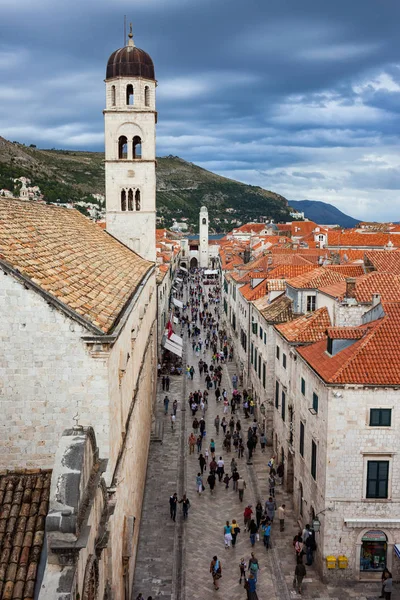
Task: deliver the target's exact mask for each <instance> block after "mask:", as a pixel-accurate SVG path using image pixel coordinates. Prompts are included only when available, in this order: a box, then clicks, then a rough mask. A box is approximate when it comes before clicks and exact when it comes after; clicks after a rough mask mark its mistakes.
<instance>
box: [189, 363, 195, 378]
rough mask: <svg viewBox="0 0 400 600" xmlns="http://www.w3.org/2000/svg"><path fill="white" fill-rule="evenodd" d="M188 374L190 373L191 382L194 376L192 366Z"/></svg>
mask: <svg viewBox="0 0 400 600" xmlns="http://www.w3.org/2000/svg"><path fill="white" fill-rule="evenodd" d="M189 373H190V379H191V380H192V381H193V375H194V373H195V371H194V366H193V365H192V366H191V367H190V369H189Z"/></svg>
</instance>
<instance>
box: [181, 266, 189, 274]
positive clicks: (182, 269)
mask: <svg viewBox="0 0 400 600" xmlns="http://www.w3.org/2000/svg"><path fill="white" fill-rule="evenodd" d="M179 268H180V270H181V271H185V273H187V272H188V270H187V269H185V267H179Z"/></svg>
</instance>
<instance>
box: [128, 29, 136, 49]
mask: <svg viewBox="0 0 400 600" xmlns="http://www.w3.org/2000/svg"><path fill="white" fill-rule="evenodd" d="M128 38H129V40H128V46H131V47H132V46H134V45H135V43H134V41H133V33H132V23H129V33H128Z"/></svg>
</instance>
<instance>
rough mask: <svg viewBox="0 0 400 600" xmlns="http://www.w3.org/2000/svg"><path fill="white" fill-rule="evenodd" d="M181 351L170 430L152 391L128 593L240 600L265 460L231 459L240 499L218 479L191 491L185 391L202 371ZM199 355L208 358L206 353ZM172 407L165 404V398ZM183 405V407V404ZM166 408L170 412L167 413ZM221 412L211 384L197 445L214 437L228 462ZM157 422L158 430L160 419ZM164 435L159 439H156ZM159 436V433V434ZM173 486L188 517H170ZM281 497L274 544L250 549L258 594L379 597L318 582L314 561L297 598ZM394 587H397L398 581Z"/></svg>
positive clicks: (227, 372)
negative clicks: (231, 528) (183, 365)
mask: <svg viewBox="0 0 400 600" xmlns="http://www.w3.org/2000/svg"><path fill="white" fill-rule="evenodd" d="M184 346H185V354H184V360H185V359H186V358H187V362H188V364H193V366H194V367H195V369H196V373H195V375H194V379H193V381H191V380H190V379H189V380H187V379H186V376H181V377H175V378H171V379H172V385H171V389H170V392H169V394H168V395H169V398H170V401H171V403H172V401H173V400H174V399H175V398H176V399H177V400H178V402H179V405H178V413H177V415H178V416H177V424H176V430H174V431H172V430H171V427H170V416H164V410H163V404H162V400H163V398H164V395H165V394H164V393H163V392H162V390H159V391H158V394H157V418H156V428H155V430H156V435H155V436H154V435H153V441H152V443H151V446H150V455H149V463H148V472H147V481H146V490H145V498H144V506H143V514H142V523H141V530H140V539H139V549H138V556H137V562H136V570H135V583H134V591H133V592H134V593H133V599H136V596H137V594H138V593H139V592H142V593H143V596H144V598H145V599H147V597H148V595H152V597H153V600H154V599H156V598H168V599H171V600H191V599H199V600H209V599H211V598H212V599H214V598H216V597H220V598H224V599H228V598H229V600H241V599H243V600H244V599H245V598H246V592H245V590H244V589H243V584H242V586H240V585H239V562H240V559H241V557H244V558H245V560H246V561H247V562H248V559H249V557H250V552H251V550H252V549H251V545H250V540H249V538H248V534H246V533H245V532H244V527H243V510H244V508H245V506H246V505H247V504H252V505H253V508H254V506H255V504H256V502H257V500H258V499H259V498H260V499H261V502H262V503H264V502H265V499H266V498H267V493H268V489H267V471H268V468H267V463H268V460H269V458H270V456H269V454H268V451H266V453H265V454H262V453H261V452H260V449H258V450H257V452H256V454H255V456H254V458H253V464H252V465H247V463H246V460H245V459H237V462H238V464H239V466H238V469H239V473H241V474H242V473H243V475H244V478H245V480H246V483H247V489H246V491H245V496H244V502H243V503H240V502H239V498H238V495H237V494H236V493H235V492H234V491H233V490H232V487H231V484H230V487H229V489H228V490H226V489H225V485H224V484H223V483H218V481H217V483H216V491H215V493H214V495H211V494H210V491H209V488H208V485H207V484H206V478H207V475H205V477H204V483H205V486H206V490H205V492H203V494H201V495H200V496H199V495H198V494H197V492H196V485H195V480H196V475H197V473H198V471H199V470H200V469H199V463H198V454H197V452H196V453H195V454H194V455H193V454H192V455H189V452H188V444H187V439H188V436H189V434H190V432H191V431H192V421H193V418H192V416H191V411H190V410H189V407H188V403H187V397H188V395H189V393H190V391H194V390H195V389H200V390H202V391H203V390H204V389H205V383H204V377H202V378H200V377H199V373H198V361H199V357H197V356H195V354H194V353H193V352H192V348H191V346H189V345H188V344H187V338H186V336H185V339H184ZM205 360H206V361H207V362H209V360H210V359H209V356H208V355H206V357H205ZM234 372H235V364H234V363H228V364H227V365H225V366H224V372H223V380H222V387H225V388H226V389H227V390H228V393H229V392H230V391H231V383H230V381H231V376H232V374H233V373H234ZM170 409H171V404H170ZM186 409H187V410H186ZM169 413H171V410H170V411H169ZM217 413H218V414H219V415H220V417H221V418H222V416H223V407H222V405H221V404H217V403H216V401H215V396H214V391H213V390H210V396H209V403H208V410H207V412H206V416H205V419H206V433H207V435H206V437H205V442H204V443H203V448H202V451H203V450H205V447H206V446H207V447H208V446H209V443H210V440H211V438H213V439H214V440H215V442H216V454H217V456H220V455H222V456H223V458H224V460H225V465H226V468H228V469H229V463H230V461H231V458H232V456H235V457H236V455H235V453H234V452H232V453H230V454H225V453H222V438H223V434H222V430H221V431H220V434H219V436H217V435H215V428H214V425H213V423H214V418H215V416H216V414H217ZM238 416H239V418H240V419H241V422H242V424H244V423H245V419H244V415H243V412H240V413H239V415H238ZM160 423H161V424H163V435H162V434H161V429H162V428H160V426H159V424H160ZM161 435H162V440H163V443H160V441H157V439H160V438H161ZM157 436H158V438H157ZM174 491H177V492H178V496H179V497H181V495H182V493H183V492H184V491H186V492H187V495H188V497H189V499H190V502H191V508H190V511H189V517H188V519H187V521H183V518H182V511H181V509H180V506H179V505H178V506H179V507H178V512H177V519H176V523H174V522H173V521H172V520H171V519H170V516H169V504H168V500H169V496H170V495H171V494H172V493H173V492H174ZM282 502H285V504H286V507H287V519H286V521H285V532H284V533H280V532H279V526H277V525H276V524H275V523H274V525H273V529H272V536H271V540H272V546H273V548H272V550H270V551H268V552H266V551H265V550H264V548H263V545H262V542H257V543H256V546H255V548H254V551H255V554H256V556H257V558H258V559H259V563H260V572H259V575H258V585H257V594H258V598H259V599H260V600H292V599H293V600H297V599H299V598H305V599H306V600H311V599H313V600H350V599H352V600H373V599H375V598H378V596H379V593H380V589H379V585H378V584H373V583H370V584H368V585H367V584H354V585H353V584H347V585H346V587H343V588H341V587H333V586H328V585H324V584H322V583H321V582H320V580H319V578H318V576H317V574H316V572H315V571H314V569H313V567H307V577H306V578H305V580H304V585H303V595H302V596H299V595H298V594H296V592H295V591H294V590H293V588H292V580H293V572H294V567H295V560H294V556H293V548H292V539H293V536H294V535H295V534H296V533H297V532H298V525H297V523H296V521H295V519H294V516H293V513H292V511H291V498H290V496H288V495H287V494H285V493H284V491H283V490H282V489H281V488H280V487H279V486H278V488H277V504H280V503H282ZM233 518H235V519H236V520H237V521H238V523H239V525H240V527H241V530H242V531H241V533H240V534H239V536H238V540H237V544H236V548H230V549H228V550H225V548H224V541H223V526H224V524H225V521H226V520H228V519H229V521H231V520H232V519H233ZM214 554H217V556H218V557H219V558H220V559H221V563H222V572H223V576H222V578H221V580H220V590H219V591H215V590H214V589H213V585H212V579H211V575H210V573H209V565H210V560H211V558H212V556H213V555H214ZM396 587H397V586H396ZM399 598H400V596H399V595H398V590H395V591H394V593H393V594H392V600H399Z"/></svg>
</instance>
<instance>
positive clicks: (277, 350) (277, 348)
mask: <svg viewBox="0 0 400 600" xmlns="http://www.w3.org/2000/svg"><path fill="white" fill-rule="evenodd" d="M279 353H280V351H279V346H277V347H276V358H277V360H279Z"/></svg>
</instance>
